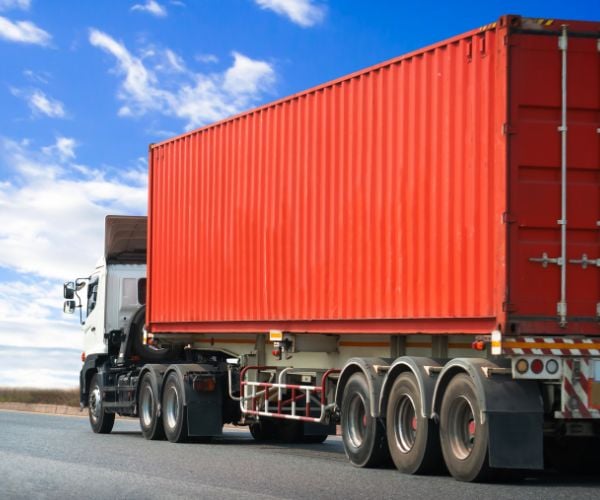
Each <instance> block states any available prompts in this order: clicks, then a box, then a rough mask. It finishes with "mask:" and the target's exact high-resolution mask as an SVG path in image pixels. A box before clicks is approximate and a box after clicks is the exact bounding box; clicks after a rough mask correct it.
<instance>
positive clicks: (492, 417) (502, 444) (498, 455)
mask: <svg viewBox="0 0 600 500" xmlns="http://www.w3.org/2000/svg"><path fill="white" fill-rule="evenodd" d="M487 418H488V421H489V426H488V429H489V464H490V467H494V468H498V469H543V468H544V453H543V438H544V432H543V424H544V419H543V415H542V413H503V412H493V413H488V414H487Z"/></svg>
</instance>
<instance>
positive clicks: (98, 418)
mask: <svg viewBox="0 0 600 500" xmlns="http://www.w3.org/2000/svg"><path fill="white" fill-rule="evenodd" d="M98 379H99V377H98V374H97V373H96V374H94V376H93V377H92V381H91V382H90V390H89V396H88V415H89V418H90V425H91V426H92V430H93V431H94V432H95V433H96V434H109V433H110V431H112V428H113V425H114V424H115V414H114V413H108V412H107V411H106V409H105V408H104V405H103V400H102V387H100V382H99V381H98Z"/></svg>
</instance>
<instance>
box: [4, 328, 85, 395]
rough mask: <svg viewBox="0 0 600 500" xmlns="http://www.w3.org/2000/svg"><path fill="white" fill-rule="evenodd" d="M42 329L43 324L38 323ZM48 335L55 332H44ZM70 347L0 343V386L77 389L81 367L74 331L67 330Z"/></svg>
mask: <svg viewBox="0 0 600 500" xmlns="http://www.w3.org/2000/svg"><path fill="white" fill-rule="evenodd" d="M37 326H38V327H39V328H40V330H41V331H44V330H45V325H43V324H39V325H37ZM45 333H46V334H47V335H46V336H47V337H50V336H51V335H52V334H53V333H54V332H49V331H47V330H46V331H45ZM69 337H71V347H70V348H68V347H65V348H60V349H57V348H56V346H48V347H46V348H40V347H37V346H36V347H33V346H30V345H29V346H23V347H17V346H11V345H0V387H41V388H53V389H58V388H64V389H71V388H76V387H77V386H78V385H79V371H80V370H81V358H80V355H81V349H74V348H73V346H76V345H78V343H79V342H78V341H77V340H76V339H77V333H76V332H72V333H69Z"/></svg>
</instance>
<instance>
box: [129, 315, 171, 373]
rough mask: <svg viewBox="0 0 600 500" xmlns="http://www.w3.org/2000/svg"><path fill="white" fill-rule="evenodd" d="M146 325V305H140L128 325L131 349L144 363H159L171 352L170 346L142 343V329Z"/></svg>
mask: <svg viewBox="0 0 600 500" xmlns="http://www.w3.org/2000/svg"><path fill="white" fill-rule="evenodd" d="M145 325H146V307H145V306H143V307H141V308H140V309H139V310H138V312H136V313H135V315H134V317H133V319H132V320H131V325H130V327H129V335H130V336H131V337H132V338H131V351H132V354H135V355H137V356H139V357H140V358H141V360H142V361H144V362H146V363H160V362H162V361H165V360H166V359H168V358H169V357H170V356H171V354H172V352H171V349H170V348H167V347H163V348H158V347H154V346H151V345H148V344H144V331H145Z"/></svg>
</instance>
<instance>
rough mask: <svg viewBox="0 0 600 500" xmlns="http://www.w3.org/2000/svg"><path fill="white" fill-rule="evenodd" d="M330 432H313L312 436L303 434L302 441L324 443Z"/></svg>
mask: <svg viewBox="0 0 600 500" xmlns="http://www.w3.org/2000/svg"><path fill="white" fill-rule="evenodd" d="M328 437H329V434H313V435H312V436H303V437H302V442H303V443H305V444H321V443H324V442H325V441H326V440H327V438H328Z"/></svg>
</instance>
